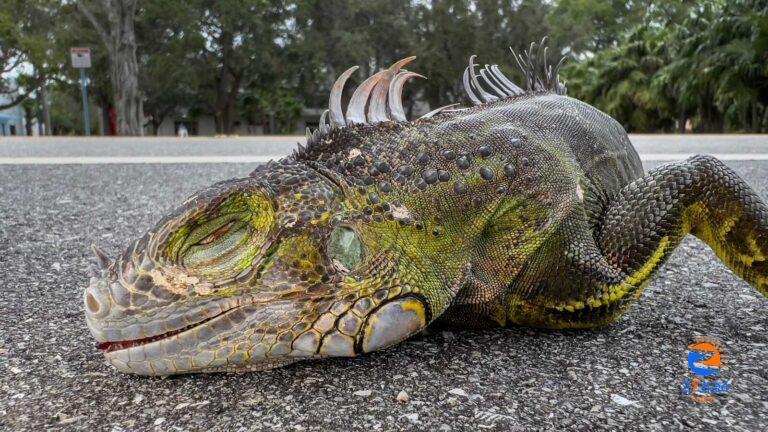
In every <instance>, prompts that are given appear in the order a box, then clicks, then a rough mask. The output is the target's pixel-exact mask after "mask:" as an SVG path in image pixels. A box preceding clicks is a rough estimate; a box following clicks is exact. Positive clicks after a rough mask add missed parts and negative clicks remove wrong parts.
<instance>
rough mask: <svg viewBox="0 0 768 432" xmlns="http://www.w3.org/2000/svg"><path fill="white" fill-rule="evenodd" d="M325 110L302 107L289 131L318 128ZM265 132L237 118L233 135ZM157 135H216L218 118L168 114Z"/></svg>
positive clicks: (418, 110)
mask: <svg viewBox="0 0 768 432" xmlns="http://www.w3.org/2000/svg"><path fill="white" fill-rule="evenodd" d="M324 110H325V109H324V108H302V110H301V117H299V118H298V119H296V122H295V123H294V125H293V129H292V130H291V131H290V132H289V133H292V134H295V135H304V133H305V131H306V129H307V128H310V129H316V128H317V127H318V125H319V124H320V116H321V115H322V113H323V111H324ZM429 111H430V107H429V104H428V103H426V102H422V101H419V102H417V103H416V104H415V105H414V108H413V118H418V117H419V116H421V115H423V114H425V113H427V112H429ZM265 133H266V130H265V128H264V126H262V125H253V124H248V123H245V122H244V121H243V119H239V118H235V122H234V132H233V135H242V136H245V135H264V134H265ZM144 134H145V135H154V134H155V131H154V130H153V128H152V126H151V125H150V124H147V126H146V129H145V130H144ZM157 135H159V136H179V135H184V136H214V135H216V120H215V119H214V117H213V116H212V115H208V114H204V115H199V116H196V117H191V116H188V115H178V116H175V117H174V116H168V117H166V118H165V119H163V121H162V122H161V123H160V125H159V126H158V128H157Z"/></svg>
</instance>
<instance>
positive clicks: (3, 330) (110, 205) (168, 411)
mask: <svg viewBox="0 0 768 432" xmlns="http://www.w3.org/2000/svg"><path fill="white" fill-rule="evenodd" d="M633 138H634V137H633ZM747 138H749V137H747ZM641 139H642V138H641ZM745 139H746V138H745ZM749 139H754V140H756V141H755V142H752V143H749V142H746V143H745V141H744V140H743V139H742V140H739V139H738V138H734V140H735V141H736V142H738V145H739V146H741V147H739V148H738V151H737V153H739V154H744V153H752V154H754V155H759V154H764V153H766V152H767V151H765V150H768V146H766V145H765V140H764V139H757V138H754V137H751V138H749ZM704 141H706V140H702V141H701V142H699V143H698V144H701V145H705V144H706V143H705V142H704ZM276 142H277V144H275V145H276V146H278V147H276V148H278V149H284V148H285V146H289V145H290V144H285V143H282V144H281V142H280V141H279V140H277V141H276ZM717 142H720V141H717V140H715V141H713V143H712V144H711V145H712V146H713V147H712V148H711V149H710V148H707V149H705V150H704V151H708V152H712V153H728V152H729V151H730V152H733V149H734V147H727V146H726V147H724V146H723V145H721V144H717ZM128 144H130V143H128ZM235 144H236V142H235ZM235 144H233V143H231V142H229V143H227V144H226V146H227V148H229V149H237V145H235ZM684 144H685V143H684ZM690 144H691V143H688V144H685V145H681V144H677V147H675V145H673V144H672V141H670V143H669V144H668V145H663V146H661V147H659V148H655V149H654V148H652V149H651V150H650V151H651V152H667V153H688V152H697V151H699V150H701V149H700V148H694V147H692V146H691V145H690ZM53 145H54V144H53V143H39V142H38V143H37V144H30V146H29V147H28V148H26V149H25V148H24V147H21V148H20V149H19V147H18V145H17V144H15V143H14V142H13V141H6V142H3V141H0V158H3V157H4V158H6V160H5V164H2V163H3V162H2V160H0V269H2V270H0V290H1V291H0V293H1V294H0V430H41V429H55V430H58V429H72V430H75V429H88V430H117V431H119V430H227V431H238V430H279V431H283V430H297V431H303V430H318V431H325V430H417V429H418V430H445V431H448V430H454V431H458V430H484V429H488V430H520V431H523V430H525V431H528V430H564V429H569V430H596V429H598V430H660V431H661V430H665V431H666V430H698V429H711V430H737V431H763V430H765V429H766V428H767V427H768V361H766V359H768V331H767V330H768V310H767V309H768V308H767V306H768V300H766V299H765V298H762V297H761V296H760V295H759V294H758V293H757V292H756V291H755V290H753V289H752V288H750V287H749V286H748V285H747V284H746V283H745V282H743V281H741V280H740V279H738V278H737V277H736V276H734V275H733V274H732V273H731V272H730V271H728V270H727V269H726V268H725V267H724V266H723V265H722V264H721V263H720V262H719V261H718V260H717V258H716V257H715V255H714V254H713V253H712V252H711V251H710V250H709V249H708V248H707V247H706V246H705V245H704V244H703V243H701V242H699V241H698V240H696V239H693V238H690V239H688V240H686V241H685V242H684V243H683V245H682V246H681V247H680V248H679V249H678V251H677V252H676V253H675V255H674V256H673V258H672V259H671V261H670V262H669V263H668V264H667V265H666V267H665V268H664V269H663V270H662V271H661V272H660V274H659V276H658V277H657V278H656V279H655V281H654V282H653V283H652V284H651V285H650V286H649V287H648V288H647V289H646V291H645V294H644V295H643V297H642V298H641V299H640V300H639V301H638V302H637V303H636V305H635V306H634V307H633V308H632V309H630V311H629V312H627V313H626V314H625V315H624V317H623V318H622V319H621V320H620V321H619V322H617V323H615V324H613V325H611V326H609V327H606V328H603V329H598V330H585V331H543V330H535V329H526V328H512V329H498V330H488V331H458V330H453V331H439V332H436V333H433V334H429V335H420V336H417V337H415V338H413V339H411V340H409V341H406V342H404V343H402V344H400V345H398V346H396V347H394V348H391V349H388V350H385V351H382V352H378V353H374V354H372V355H366V356H363V357H358V358H354V359H330V360H323V361H313V362H304V363H297V364H294V365H291V366H288V367H285V368H282V369H277V370H273V371H268V372H259V373H248V374H213V375H194V376H181V377H173V378H167V379H159V378H141V377H136V376H130V375H124V374H120V373H118V372H116V371H115V370H113V369H112V368H110V367H108V366H107V365H106V364H105V363H104V361H103V359H102V356H101V355H100V354H99V352H98V351H97V350H96V349H95V348H94V346H93V345H94V342H93V340H92V338H91V336H90V334H89V333H88V330H87V328H86V326H85V322H84V319H83V310H82V301H81V294H82V289H83V287H84V286H85V285H86V283H87V280H88V276H87V265H88V262H89V260H90V252H89V250H88V245H89V244H90V243H98V244H99V245H101V246H102V247H103V248H104V249H105V250H106V251H107V252H108V253H109V254H110V255H113V256H114V255H115V254H116V253H117V252H118V251H120V250H121V249H122V248H123V247H124V246H125V245H126V244H127V243H128V241H130V240H132V239H134V238H136V237H137V236H139V235H141V234H142V233H143V232H144V230H145V229H147V228H148V227H150V226H151V225H152V224H153V223H154V222H155V221H157V220H158V219H159V218H160V217H161V216H162V215H163V214H164V213H166V212H167V211H169V210H170V209H172V208H173V207H174V206H175V205H176V204H178V203H180V202H181V201H182V200H183V199H184V197H186V196H187V195H189V194H190V193H192V192H194V191H196V190H197V189H199V188H201V187H203V186H205V185H208V184H210V183H212V182H214V181H217V180H221V179H226V178H230V177H233V176H243V175H246V174H247V173H248V172H249V171H250V170H251V169H252V168H253V166H254V164H253V163H246V164H242V163H220V164H208V163H186V164H167V163H166V164H159V163H139V162H138V161H137V160H136V159H134V160H131V161H130V162H129V163H117V162H115V163H104V161H103V160H102V161H101V162H99V160H92V161H91V163H90V164H85V165H79V164H72V161H69V162H67V164H65V165H56V164H55V163H56V162H50V163H51V164H43V162H42V161H41V160H31V161H30V160H28V159H27V160H26V162H27V163H24V160H23V158H29V157H46V158H56V157H60V158H63V157H72V156H73V155H74V156H75V157H79V156H82V155H78V154H76V153H77V152H74V150H72V148H71V146H72V145H75V144H71V145H69V147H66V146H67V144H60V145H62V146H64V147H61V148H58V149H57V151H58V152H59V153H53V154H52V153H51V151H47V152H46V151H42V150H40V148H41V146H42V147H46V146H48V148H49V149H50V148H51V146H53ZM281 145H282V146H284V147H279V146H281ZM14 146H15V147H14ZM147 146H148V147H149V148H152V144H151V143H150V144H147ZM200 146H201V149H198V150H199V152H198V153H196V154H198V155H202V156H205V155H211V154H215V153H216V150H215V149H213V150H212V149H211V148H210V145H205V144H200ZM206 146H207V148H206ZM198 150H196V151H198ZM233 151H234V150H233ZM270 151H271V150H270ZM275 151H276V150H275ZM35 152H38V153H35ZM67 152H69V153H67ZM118 153H120V152H118ZM266 153H268V152H265V154H266ZM90 154H91V155H101V156H102V157H105V158H110V157H113V156H114V154H116V153H115V152H110V151H109V149H104V148H102V147H100V146H99V145H94V146H93V149H92V151H91V153H90ZM163 154H164V153H155V154H154V155H155V156H157V155H163ZM177 154H178V153H167V154H165V155H166V156H168V155H177ZM234 154H239V155H242V156H248V155H249V154H251V153H248V152H241V153H234ZM121 155H122V156H124V157H139V156H140V157H147V158H149V157H150V156H153V154H151V152H150V153H147V152H145V153H143V154H140V155H138V156H137V155H135V154H132V153H130V152H123V153H122V154H121ZM20 158H21V159H20ZM8 159H16V160H15V161H10V162H9V161H8ZM733 159H738V158H733ZM147 161H151V158H149V159H147ZM161 161H162V160H161ZM28 163H31V164H34V165H30V164H28ZM657 163H658V162H654V161H648V162H646V168H648V167H651V166H653V165H656V164H657ZM727 164H728V165H729V166H731V167H733V168H734V169H735V170H736V171H737V172H738V173H739V174H741V175H742V176H743V177H744V178H745V179H746V180H747V181H748V182H749V183H750V184H752V185H753V186H754V187H755V188H756V189H757V191H758V193H759V194H760V195H761V196H762V197H763V198H764V199H768V161H766V160H764V159H760V157H758V156H755V160H729V161H727ZM696 336H705V337H711V338H713V339H715V340H717V341H718V342H719V343H720V344H721V345H722V346H723V348H724V349H725V350H726V351H727V352H728V359H729V363H728V365H729V369H728V370H727V372H724V374H726V373H727V376H728V377H729V378H730V379H731V381H730V385H729V393H730V394H729V395H728V396H726V397H721V398H718V400H717V401H716V402H715V403H713V404H708V405H702V404H696V403H694V402H693V401H691V400H690V398H688V397H686V396H683V395H681V392H680V387H681V384H682V383H683V381H684V380H685V379H687V378H688V377H689V375H688V368H687V357H686V348H687V346H688V345H689V344H690V343H692V342H693V341H694V338H695V337H696ZM401 392H404V393H401ZM398 394H400V395H401V397H400V398H399V399H400V400H398ZM405 395H407V396H405Z"/></svg>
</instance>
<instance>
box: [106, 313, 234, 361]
mask: <svg viewBox="0 0 768 432" xmlns="http://www.w3.org/2000/svg"><path fill="white" fill-rule="evenodd" d="M230 311H231V309H230V310H226V311H224V312H221V313H220V314H218V315H215V316H212V317H210V318H206V319H204V320H202V321H199V322H196V323H194V324H190V325H188V326H186V327H182V328H180V329H177V330H172V331H169V332H166V333H162V334H159V335H155V336H149V337H145V338H141V339H132V340H122V341H107V342H99V343H97V344H96V348H97V349H100V350H102V351H104V352H105V353H109V352H113V351H120V350H124V349H128V348H134V347H138V346H142V345H147V344H150V343H152V342H157V341H160V340H164V339H168V338H170V337H173V336H176V335H178V334H181V333H184V332H186V331H189V330H192V329H194V328H197V327H200V326H202V325H204V324H207V323H208V322H210V321H213V320H214V319H216V318H219V317H220V316H222V315H224V314H226V313H227V312H230Z"/></svg>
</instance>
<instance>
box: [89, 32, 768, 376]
mask: <svg viewBox="0 0 768 432" xmlns="http://www.w3.org/2000/svg"><path fill="white" fill-rule="evenodd" d="M542 45H544V43H542V44H540V45H538V46H536V45H534V44H532V45H531V47H530V49H528V50H525V51H524V52H523V53H519V54H518V53H514V52H513V55H514V56H515V59H516V61H517V62H518V64H519V66H520V68H521V70H522V72H523V75H524V76H525V78H526V79H525V81H526V84H525V88H521V87H519V86H518V85H516V84H514V83H513V82H512V81H510V80H509V79H507V78H506V77H505V76H504V75H503V74H502V73H501V71H500V70H499V68H498V67H497V66H485V67H483V68H479V67H478V66H477V65H476V64H475V61H474V56H473V57H471V58H470V61H469V66H468V67H467V68H466V70H465V71H464V76H463V84H464V87H465V90H466V93H467V96H468V97H469V99H470V100H471V101H472V102H473V103H474V106H473V107H469V108H457V107H455V106H449V107H447V108H441V109H438V110H435V111H433V112H431V113H429V114H427V115H425V116H423V117H421V118H419V119H418V120H415V121H408V120H407V119H406V116H405V113H404V110H403V105H402V101H401V93H402V89H403V85H404V84H405V83H406V82H407V81H408V80H411V79H413V78H416V77H419V76H420V75H418V74H416V73H413V72H409V71H406V70H404V69H403V67H404V66H405V65H406V64H408V63H409V62H411V61H412V60H413V59H414V57H409V58H406V59H404V60H401V61H399V62H397V63H395V64H394V65H393V66H391V67H390V68H388V69H386V70H383V71H381V72H378V73H376V74H374V75H373V76H371V77H370V78H368V79H366V80H365V81H364V82H362V84H360V86H359V87H357V89H356V90H355V91H354V93H353V94H352V96H351V99H350V100H349V103H348V106H347V108H346V110H345V111H343V110H342V102H341V101H342V97H341V96H342V90H343V88H344V85H345V82H346V81H347V79H348V78H349V76H350V75H351V74H352V73H353V72H354V71H355V69H356V68H354V67H353V68H350V69H349V70H347V71H346V72H344V73H343V74H342V75H341V76H340V77H339V79H338V80H337V81H336V83H335V84H334V85H333V88H332V90H331V93H330V104H329V105H330V106H329V109H328V110H327V111H325V113H323V115H322V118H321V120H320V125H319V128H318V129H317V130H316V131H314V132H311V133H308V136H307V145H306V147H304V146H300V147H299V149H298V150H297V151H295V152H294V153H293V154H292V155H290V156H288V157H285V158H283V159H281V160H279V161H275V162H270V163H268V164H265V165H262V166H260V167H258V168H257V169H256V170H255V171H253V173H251V174H250V175H249V176H248V177H245V178H237V179H232V180H227V181H222V182H219V183H216V184H214V185H213V186H210V187H208V188H206V189H204V190H202V191H200V192H198V193H195V194H194V195H192V196H191V197H190V198H189V199H187V200H186V202H184V203H183V204H182V205H181V206H180V207H178V208H177V209H176V210H175V211H173V212H172V213H171V214H169V215H168V216H166V217H164V218H163V219H162V220H160V221H159V222H158V223H157V225H155V227H154V228H152V229H150V230H149V231H148V232H147V233H146V234H145V235H144V236H143V237H141V238H140V239H138V240H137V241H135V242H134V243H133V244H131V245H130V246H129V247H128V248H127V250H126V251H125V252H124V253H123V254H121V255H120V256H118V257H117V258H116V259H115V260H114V261H112V260H110V259H108V258H107V257H106V256H105V255H104V253H103V252H101V251H100V250H99V249H98V248H94V250H95V251H96V254H97V257H98V259H99V262H100V268H99V269H97V272H98V274H97V275H95V277H93V278H92V279H91V283H90V286H89V287H88V288H87V289H86V290H85V293H84V301H85V314H86V320H87V324H88V327H89V328H90V330H91V332H92V334H93V336H94V337H95V338H96V339H97V341H98V345H97V347H98V348H99V349H101V350H103V352H104V355H105V356H106V359H107V361H108V362H109V363H111V364H112V365H113V366H114V367H116V368H117V369H119V370H120V371H124V372H131V373H136V374H141V375H169V374H178V373H190V372H215V371H244V370H263V369H268V368H273V367H278V366H283V365H286V364H289V363H292V362H295V361H298V360H303V359H313V358H320V357H327V356H355V355H358V354H363V353H368V352H372V351H376V350H379V349H382V348H385V347H388V346H391V345H394V344H396V343H398V342H400V341H402V340H404V339H406V338H408V337H409V336H411V335H413V334H415V333H417V332H419V331H421V330H422V329H424V328H425V327H426V326H428V325H430V324H431V323H434V322H441V323H447V324H458V325H464V326H471V327H488V326H509V325H524V326H535V327H545V328H553V329H563V328H588V327H597V326H604V325H607V324H609V323H611V322H614V321H616V320H617V319H618V318H619V317H620V315H621V314H622V312H623V311H625V310H626V309H627V307H628V306H629V305H630V304H631V303H632V302H633V301H634V300H636V299H637V298H638V297H639V296H640V294H641V293H642V291H643V288H644V287H645V286H646V285H647V284H648V282H649V281H650V280H651V278H652V276H653V275H654V274H655V273H656V272H657V271H658V269H659V268H660V267H661V266H662V265H663V264H664V263H665V262H666V261H667V259H668V258H669V257H670V255H671V254H672V252H673V251H674V250H675V248H676V247H677V246H678V245H679V244H680V242H681V240H683V238H684V237H685V236H686V235H688V234H693V235H695V236H697V237H698V238H700V239H701V240H703V241H704V242H706V243H707V244H708V245H709V246H710V247H711V248H712V249H714V251H715V252H716V253H717V255H718V256H719V257H720V259H722V260H723V262H724V263H725V264H726V265H727V266H728V267H730V268H731V269H732V270H733V271H734V272H735V273H736V274H737V275H739V276H740V277H742V278H743V279H744V280H746V281H747V282H749V283H750V284H751V285H752V286H753V287H755V288H756V289H757V290H758V291H759V292H760V293H762V294H763V295H768V260H767V257H768V208H767V207H766V205H765V204H764V203H763V201H761V199H760V198H759V197H758V195H757V194H756V193H755V192H754V191H753V190H752V189H751V188H750V187H749V186H748V185H747V184H746V183H745V182H744V181H743V180H742V179H741V178H739V176H738V175H737V174H736V173H734V171H732V170H731V169H730V168H728V167H727V166H725V165H724V164H723V163H721V162H720V161H718V160H717V159H715V158H713V157H711V156H694V157H691V158H689V159H686V160H684V161H680V162H675V163H669V164H666V165H662V166H659V167H657V168H655V169H653V170H651V171H650V172H648V173H647V174H644V172H643V169H642V165H641V162H640V159H639V158H638V155H637V153H636V152H635V150H634V149H633V147H632V145H631V143H630V141H629V139H628V137H627V134H626V132H625V131H624V129H623V128H622V127H621V125H620V124H619V123H618V122H616V121H615V120H613V119H612V118H611V117H609V116H608V115H606V114H604V113H602V112H600V111H598V110H597V109H595V108H593V107H591V106H590V105H588V104H586V103H583V102H580V101H578V100H576V99H573V98H570V97H567V96H566V87H565V85H564V84H563V83H562V82H561V80H560V78H559V73H558V69H559V64H558V65H556V66H555V67H554V68H553V67H552V66H551V65H547V62H546V55H542V53H541V46H542ZM545 54H546V53H545ZM561 63H562V62H561Z"/></svg>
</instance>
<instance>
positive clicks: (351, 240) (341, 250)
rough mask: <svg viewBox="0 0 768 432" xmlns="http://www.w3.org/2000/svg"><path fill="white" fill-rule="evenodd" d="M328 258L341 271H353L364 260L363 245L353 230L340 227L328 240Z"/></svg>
mask: <svg viewBox="0 0 768 432" xmlns="http://www.w3.org/2000/svg"><path fill="white" fill-rule="evenodd" d="M328 257H329V258H330V259H331V260H332V261H333V264H334V265H335V266H336V268H338V269H339V270H341V271H344V272H348V271H352V270H354V269H355V268H356V267H357V266H358V265H359V264H360V261H362V260H363V243H362V242H361V241H360V238H359V237H358V236H357V233H356V232H355V231H354V230H353V229H352V228H350V227H347V226H338V227H336V228H334V229H333V232H331V236H330V237H329V238H328Z"/></svg>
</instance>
